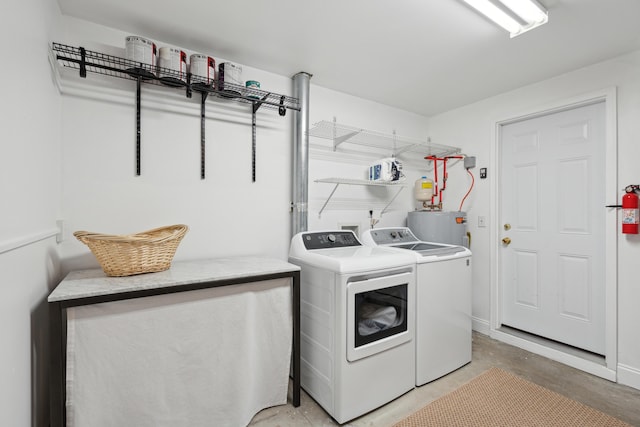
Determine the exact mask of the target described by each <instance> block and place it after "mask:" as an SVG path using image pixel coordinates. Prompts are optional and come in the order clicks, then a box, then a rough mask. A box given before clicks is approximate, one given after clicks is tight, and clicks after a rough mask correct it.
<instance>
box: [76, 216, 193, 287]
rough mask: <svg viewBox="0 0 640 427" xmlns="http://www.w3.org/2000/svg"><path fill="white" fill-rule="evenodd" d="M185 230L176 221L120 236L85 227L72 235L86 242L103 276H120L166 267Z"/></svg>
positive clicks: (167, 267)
mask: <svg viewBox="0 0 640 427" xmlns="http://www.w3.org/2000/svg"><path fill="white" fill-rule="evenodd" d="M188 230H189V227H187V226H186V225H183V224H178V225H169V226H166V227H160V228H154V229H153V230H149V231H143V232H142V233H136V234H129V235H122V236H117V235H110V234H99V233H91V232H88V231H76V232H75V233H73V235H74V236H76V237H77V238H78V240H80V241H81V242H82V243H84V244H85V245H87V246H89V249H91V252H93V254H94V255H95V256H96V258H97V259H98V262H99V263H100V266H101V267H102V270H104V272H105V274H106V275H107V276H118V277H120V276H132V275H134V274H142V273H153V272H157V271H164V270H168V269H169V267H171V260H172V259H173V256H174V255H175V253H176V249H178V245H179V244H180V241H181V240H182V238H183V237H184V235H185V234H186V233H187V231H188Z"/></svg>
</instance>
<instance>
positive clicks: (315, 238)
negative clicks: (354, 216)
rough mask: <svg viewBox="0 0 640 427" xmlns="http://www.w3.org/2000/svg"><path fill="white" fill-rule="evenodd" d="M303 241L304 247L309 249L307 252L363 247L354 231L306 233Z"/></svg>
mask: <svg viewBox="0 0 640 427" xmlns="http://www.w3.org/2000/svg"><path fill="white" fill-rule="evenodd" d="M302 241H303V242H304V247H305V248H307V250H313V249H328V248H344V247H348V246H362V244H361V243H360V241H359V240H358V238H357V237H356V235H355V234H354V233H353V231H326V232H325V231H323V232H319V233H304V234H303V236H302Z"/></svg>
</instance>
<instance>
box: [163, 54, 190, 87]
mask: <svg viewBox="0 0 640 427" xmlns="http://www.w3.org/2000/svg"><path fill="white" fill-rule="evenodd" d="M158 77H160V79H162V80H163V81H165V82H167V83H179V82H180V81H181V82H183V83H186V82H187V54H186V53H184V51H183V50H180V49H176V48H174V47H161V48H160V57H159V58H158Z"/></svg>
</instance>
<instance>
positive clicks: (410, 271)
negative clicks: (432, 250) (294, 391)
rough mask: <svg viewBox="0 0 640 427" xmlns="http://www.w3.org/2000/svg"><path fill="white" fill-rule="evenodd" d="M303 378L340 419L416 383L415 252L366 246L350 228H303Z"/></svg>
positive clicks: (299, 255) (295, 244)
mask: <svg viewBox="0 0 640 427" xmlns="http://www.w3.org/2000/svg"><path fill="white" fill-rule="evenodd" d="M289 262H291V263H292V264H296V265H299V266H300V267H301V271H300V279H301V280H300V299H301V301H300V315H301V316H300V317H301V318H300V332H301V341H300V345H301V364H300V371H301V386H302V388H303V389H304V390H305V391H306V392H307V393H308V394H309V395H310V396H311V397H312V398H313V399H315V401H316V402H318V404H320V406H322V407H323V408H324V409H325V410H326V411H327V412H328V413H329V414H330V415H331V416H332V417H333V418H334V419H335V420H336V421H338V422H339V423H341V424H342V423H345V422H347V421H349V420H352V419H354V418H356V417H359V416H360V415H363V414H365V413H367V412H369V411H371V410H373V409H376V408H378V407H380V406H382V405H384V404H386V403H388V402H390V401H391V400H393V399H395V398H396V397H398V396H400V395H402V394H404V393H406V392H408V391H410V390H411V389H413V388H414V386H415V343H414V329H415V302H414V298H415V259H414V257H413V256H412V255H410V254H409V252H398V251H395V250H393V249H385V248H372V247H368V246H363V245H362V244H361V243H360V241H359V240H358V238H357V237H356V235H355V234H354V233H353V232H352V231H344V230H340V231H323V232H303V233H298V234H296V235H295V236H294V237H293V238H292V240H291V248H290V252H289Z"/></svg>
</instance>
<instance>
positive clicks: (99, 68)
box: [52, 42, 300, 182]
mask: <svg viewBox="0 0 640 427" xmlns="http://www.w3.org/2000/svg"><path fill="white" fill-rule="evenodd" d="M52 51H53V53H54V54H55V58H56V61H57V62H58V63H59V64H60V65H62V66H63V67H66V68H71V69H77V70H78V72H79V75H80V77H82V78H86V77H87V73H94V74H101V75H105V76H109V77H117V78H122V79H126V80H134V81H135V82H136V148H135V152H136V156H135V157H136V166H135V169H136V176H139V175H140V173H141V170H140V163H141V142H142V141H141V140H142V135H141V131H140V121H141V118H140V109H141V86H142V84H152V85H157V86H163V87H167V88H174V89H182V90H184V91H185V96H186V97H187V98H192V97H193V93H194V92H196V93H199V94H200V95H201V96H200V179H205V145H206V139H205V119H206V106H205V105H206V101H207V99H208V98H209V97H210V96H214V97H217V98H222V99H227V100H229V99H232V100H234V101H236V102H240V103H247V104H251V107H252V108H251V116H252V117H251V128H252V132H251V134H252V141H251V148H252V149H251V168H252V173H251V178H252V182H255V181H256V130H257V129H256V128H257V125H256V113H257V111H258V110H259V109H260V108H261V107H265V108H268V109H274V110H278V114H279V115H280V116H285V115H286V112H287V110H294V111H300V104H299V101H298V99H297V98H294V97H291V96H287V95H280V94H277V93H273V92H268V91H263V90H260V89H256V88H253V87H251V88H248V87H244V86H242V85H237V84H233V83H228V82H218V81H208V80H207V79H206V78H205V77H202V76H198V75H193V74H191V73H180V72H178V71H175V70H172V69H168V68H161V67H156V66H153V65H151V64H145V63H141V62H136V61H132V60H129V59H126V58H121V57H118V56H113V55H108V54H105V53H101V52H95V51H91V50H87V49H85V48H83V47H74V46H69V45H65V44H61V43H55V42H54V43H53V44H52Z"/></svg>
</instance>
